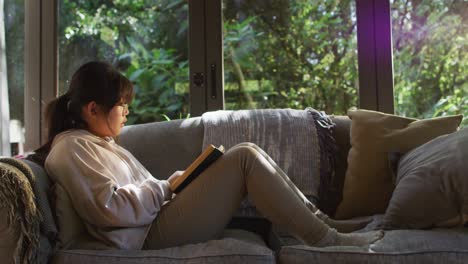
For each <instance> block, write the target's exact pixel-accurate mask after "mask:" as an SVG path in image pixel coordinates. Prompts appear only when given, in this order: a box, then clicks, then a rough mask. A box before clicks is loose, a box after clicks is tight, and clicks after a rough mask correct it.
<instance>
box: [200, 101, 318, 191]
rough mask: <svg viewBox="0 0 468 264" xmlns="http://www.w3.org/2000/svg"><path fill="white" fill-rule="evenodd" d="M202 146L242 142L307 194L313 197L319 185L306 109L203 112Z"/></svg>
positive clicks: (313, 133)
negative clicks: (253, 147)
mask: <svg viewBox="0 0 468 264" xmlns="http://www.w3.org/2000/svg"><path fill="white" fill-rule="evenodd" d="M202 122H203V125H204V138H203V148H205V147H206V146H207V145H209V144H213V145H224V147H225V148H226V149H229V148H231V147H233V146H234V145H236V144H238V143H242V142H252V143H255V144H256V145H258V146H259V147H260V148H262V149H263V150H264V151H265V152H266V153H268V155H270V156H271V158H272V159H273V160H274V161H275V162H276V163H277V164H278V166H279V167H280V168H282V169H283V170H284V172H285V173H286V174H287V175H288V176H289V177H290V178H291V180H292V181H293V182H294V183H295V184H296V185H297V187H298V188H299V189H300V190H301V191H302V192H303V193H304V194H305V195H306V196H308V197H310V198H313V199H312V200H317V199H318V196H319V185H320V146H319V137H318V135H317V129H316V126H315V124H314V116H313V115H312V114H311V113H310V110H293V109H262V110H236V111H224V110H220V111H214V112H207V113H205V114H203V116H202Z"/></svg>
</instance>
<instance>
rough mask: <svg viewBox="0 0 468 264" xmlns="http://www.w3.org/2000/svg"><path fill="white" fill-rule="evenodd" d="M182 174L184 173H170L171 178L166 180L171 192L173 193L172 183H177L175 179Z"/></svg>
mask: <svg viewBox="0 0 468 264" xmlns="http://www.w3.org/2000/svg"><path fill="white" fill-rule="evenodd" d="M183 173H184V171H175V172H174V173H172V175H171V176H169V178H168V179H167V180H168V181H169V184H170V186H171V190H172V191H174V189H173V186H174V183H175V182H176V181H177V179H178V178H179V177H180V176H181V175H182V174H183Z"/></svg>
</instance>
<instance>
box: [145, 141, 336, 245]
mask: <svg viewBox="0 0 468 264" xmlns="http://www.w3.org/2000/svg"><path fill="white" fill-rule="evenodd" d="M247 193H248V194H249V196H250V198H251V199H252V201H253V202H254V204H255V206H256V208H257V210H258V211H259V212H260V213H261V214H262V215H264V216H265V217H266V218H268V219H269V220H270V221H271V222H273V223H274V224H277V225H281V226H283V227H284V228H286V229H287V230H288V231H289V232H290V233H291V234H293V235H295V236H296V237H298V238H299V239H301V240H302V241H304V243H306V244H308V245H313V244H315V243H316V242H318V241H319V240H320V239H321V238H323V237H324V236H325V235H326V233H327V231H328V229H329V227H328V225H326V224H325V223H324V222H323V221H322V220H321V219H320V218H322V216H323V215H322V214H321V212H320V211H319V210H317V208H316V207H315V206H314V205H313V204H312V203H311V202H309V201H308V200H307V198H306V197H305V196H304V195H303V194H302V193H301V192H300V190H299V189H298V188H297V187H296V186H295V185H294V184H293V183H292V181H291V180H290V179H289V178H288V176H287V175H286V174H285V173H284V172H283V171H282V170H281V169H280V168H279V167H278V166H277V164H276V163H275V162H274V161H273V160H272V159H271V158H270V157H269V156H268V154H266V153H265V152H264V151H263V150H262V149H261V148H259V147H258V146H257V145H255V144H252V143H241V144H238V145H236V146H234V147H232V148H231V149H229V150H228V151H226V153H225V154H224V155H223V156H221V157H220V158H219V159H218V160H217V161H216V162H215V163H214V164H213V165H211V166H210V167H208V168H207V169H206V170H205V171H204V172H203V173H202V174H200V175H199V176H198V178H197V179H195V180H194V181H193V182H191V183H190V185H188V186H187V187H186V188H185V189H184V190H183V191H182V192H180V193H179V194H178V195H176V196H175V197H174V198H173V199H172V200H171V201H170V202H168V203H166V204H165V205H164V206H163V207H162V208H161V211H160V212H159V214H158V216H157V217H156V219H155V220H154V222H153V223H152V226H151V228H150V230H149V233H148V235H147V237H146V240H145V244H144V246H143V248H144V249H161V248H167V247H173V246H180V245H183V244H189V243H198V242H203V241H207V240H210V239H214V238H216V237H218V236H219V235H220V234H221V233H222V232H223V230H224V228H225V227H226V225H227V224H228V223H229V221H230V219H231V217H232V215H233V214H234V212H235V211H236V210H237V209H238V208H239V206H240V203H241V201H242V200H243V199H244V197H245V196H246V194H247Z"/></svg>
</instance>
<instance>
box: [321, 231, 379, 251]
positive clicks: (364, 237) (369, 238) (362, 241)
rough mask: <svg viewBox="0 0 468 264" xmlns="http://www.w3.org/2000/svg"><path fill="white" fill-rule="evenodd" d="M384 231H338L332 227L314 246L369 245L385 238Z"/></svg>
mask: <svg viewBox="0 0 468 264" xmlns="http://www.w3.org/2000/svg"><path fill="white" fill-rule="evenodd" d="M383 236H384V232H383V231H381V230H379V231H371V232H365V233H349V234H343V233H338V232H337V231H336V230H335V229H333V228H331V229H329V230H328V232H327V234H326V235H325V237H324V238H322V239H321V240H320V241H318V242H317V243H315V244H314V245H312V246H314V247H328V246H356V247H363V246H369V245H370V244H372V243H374V242H376V241H377V240H379V239H381V238H383Z"/></svg>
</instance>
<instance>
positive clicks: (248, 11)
mask: <svg viewBox="0 0 468 264" xmlns="http://www.w3.org/2000/svg"><path fill="white" fill-rule="evenodd" d="M355 8H356V7H355V1H353V0H347V1H326V0H325V1H310V0H308V1H234V0H224V1H223V15H224V79H225V86H224V88H225V98H226V109H247V108H275V107H281V108H286V107H290V108H296V109H304V108H305V107H308V106H311V107H313V108H316V109H318V110H324V111H326V112H327V113H334V114H345V113H346V111H347V110H348V109H349V108H350V107H353V106H357V104H358V95H357V91H358V71H357V41H356V10H355Z"/></svg>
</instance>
